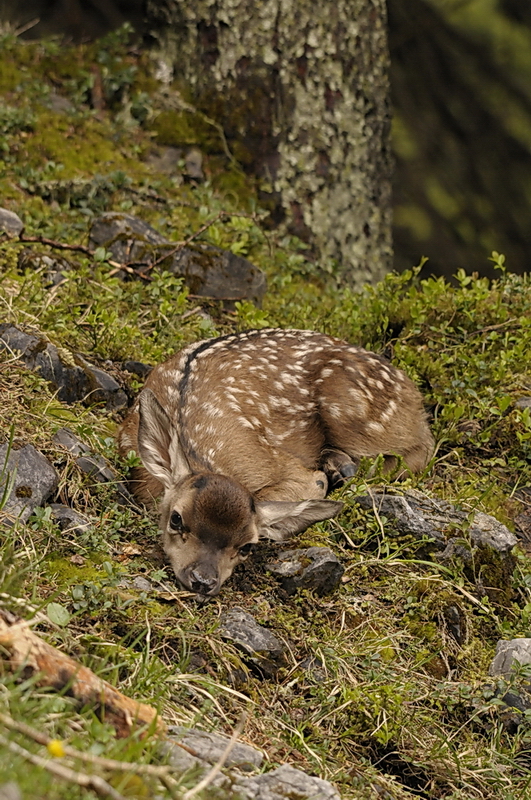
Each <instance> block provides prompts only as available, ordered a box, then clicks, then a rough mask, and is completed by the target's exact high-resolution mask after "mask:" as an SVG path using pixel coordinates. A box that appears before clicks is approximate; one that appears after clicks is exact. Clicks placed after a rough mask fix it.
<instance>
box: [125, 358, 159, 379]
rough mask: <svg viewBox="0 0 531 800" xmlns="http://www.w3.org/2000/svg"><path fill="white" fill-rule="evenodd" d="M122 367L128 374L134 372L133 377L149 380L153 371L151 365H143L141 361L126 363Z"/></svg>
mask: <svg viewBox="0 0 531 800" xmlns="http://www.w3.org/2000/svg"><path fill="white" fill-rule="evenodd" d="M122 366H123V368H124V369H125V371H126V372H132V373H133V375H138V377H139V378H147V376H148V375H149V373H150V372H151V370H152V369H153V367H150V366H149V364H142V362H141V361H124V363H123V364H122Z"/></svg>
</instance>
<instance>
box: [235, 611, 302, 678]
mask: <svg viewBox="0 0 531 800" xmlns="http://www.w3.org/2000/svg"><path fill="white" fill-rule="evenodd" d="M220 632H221V635H222V637H223V638H224V639H229V640H230V641H232V642H234V644H235V645H236V647H237V648H238V650H240V651H241V652H242V653H244V654H245V656H246V657H247V660H249V661H250V662H251V664H252V665H253V666H255V667H256V668H257V669H258V671H259V672H260V673H261V674H263V675H265V676H266V677H272V676H273V675H275V674H276V673H277V672H278V670H279V669H280V668H281V667H283V666H285V665H286V663H287V660H286V655H285V650H284V645H283V644H282V642H281V641H280V640H279V639H278V638H277V637H276V636H275V635H274V634H273V633H271V631H270V630H268V629H267V628H264V627H263V626H262V625H259V624H258V623H257V622H256V620H255V619H254V617H252V616H251V614H248V613H247V611H244V610H243V609H242V608H232V609H230V611H227V612H226V613H225V614H224V615H223V617H222V618H221V627H220Z"/></svg>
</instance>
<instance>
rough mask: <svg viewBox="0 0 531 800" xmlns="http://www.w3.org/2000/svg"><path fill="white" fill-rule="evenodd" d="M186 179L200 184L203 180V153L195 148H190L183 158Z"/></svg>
mask: <svg viewBox="0 0 531 800" xmlns="http://www.w3.org/2000/svg"><path fill="white" fill-rule="evenodd" d="M184 166H185V171H186V177H187V178H189V179H190V180H192V181H199V182H202V181H204V180H205V173H204V172H203V153H202V152H201V150H199V149H198V148H197V147H192V148H190V150H188V152H187V153H186V156H185V158H184Z"/></svg>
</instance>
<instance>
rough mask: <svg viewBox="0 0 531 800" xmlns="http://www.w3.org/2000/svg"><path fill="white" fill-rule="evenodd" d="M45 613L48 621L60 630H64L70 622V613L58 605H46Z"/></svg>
mask: <svg viewBox="0 0 531 800" xmlns="http://www.w3.org/2000/svg"><path fill="white" fill-rule="evenodd" d="M46 613H47V614H48V619H50V620H51V622H53V623H55V625H59V626H60V627H61V628H65V627H66V626H67V625H68V623H69V622H70V612H69V611H68V609H66V608H65V607H64V606H62V605H61V604H60V603H48V605H47V606H46Z"/></svg>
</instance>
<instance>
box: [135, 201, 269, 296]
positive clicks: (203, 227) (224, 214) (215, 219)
mask: <svg viewBox="0 0 531 800" xmlns="http://www.w3.org/2000/svg"><path fill="white" fill-rule="evenodd" d="M224 217H243V218H244V219H251V220H252V221H253V222H254V223H255V225H257V216H256V214H242V213H235V214H233V213H232V212H230V211H218V213H217V214H216V216H215V217H212V219H209V220H208V221H207V222H205V223H204V225H201V227H200V228H198V230H196V232H195V233H192V235H191V236H189V237H188V239H185V240H184V242H178V243H177V244H176V245H175V247H174V248H173V249H172V250H168V251H167V252H166V253H164V254H163V255H161V256H159V258H157V259H156V260H155V261H153V263H152V264H150V265H149V267H148V269H153V267H157V266H158V265H159V264H160V263H161V262H162V261H164V260H165V259H166V258H169V256H174V255H175V254H176V253H179V252H180V251H181V250H184V248H185V247H188V245H189V244H191V243H192V242H193V241H194V239H197V237H198V236H201V234H202V233H204V232H205V231H207V230H208V229H209V228H210V227H212V225H214V224H215V223H216V222H218V220H220V219H223V218H224ZM223 299H224V298H223ZM227 299H231V298H227ZM235 299H238V298H235Z"/></svg>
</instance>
